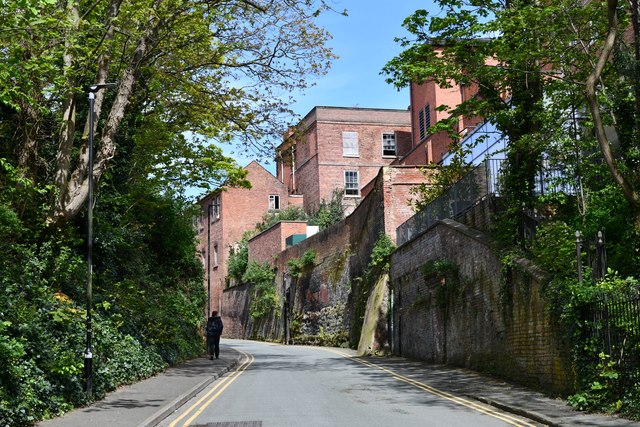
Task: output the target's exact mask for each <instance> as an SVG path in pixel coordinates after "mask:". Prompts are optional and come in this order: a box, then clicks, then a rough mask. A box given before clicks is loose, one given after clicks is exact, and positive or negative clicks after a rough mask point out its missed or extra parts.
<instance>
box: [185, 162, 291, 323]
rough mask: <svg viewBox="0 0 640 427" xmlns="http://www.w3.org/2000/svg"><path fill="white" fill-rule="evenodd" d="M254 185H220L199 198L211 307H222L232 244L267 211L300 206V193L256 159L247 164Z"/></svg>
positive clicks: (202, 255) (201, 240)
mask: <svg viewBox="0 0 640 427" xmlns="http://www.w3.org/2000/svg"><path fill="white" fill-rule="evenodd" d="M245 169H246V170H247V171H248V174H247V179H248V180H249V181H250V182H251V185H252V187H251V189H246V188H233V187H228V188H220V189H218V190H216V191H214V192H212V193H209V194H207V195H206V196H205V197H203V198H202V199H200V201H199V202H198V203H199V204H200V206H201V207H202V214H201V217H200V218H199V220H198V225H197V229H198V237H199V242H200V243H199V251H200V255H201V259H202V262H203V264H204V266H205V286H206V288H207V289H208V290H210V299H209V308H210V309H211V310H218V311H221V304H222V291H223V289H224V285H225V278H226V277H227V260H228V258H229V253H230V250H231V248H232V247H233V245H234V244H235V243H236V242H238V241H239V240H241V239H242V235H243V233H244V232H245V231H247V230H251V229H253V228H255V226H256V224H257V223H259V222H260V221H261V220H262V216H263V215H264V214H265V213H266V212H268V211H278V210H280V209H285V208H287V207H289V206H292V205H294V206H295V205H297V206H301V205H302V197H301V196H291V195H289V194H288V192H287V188H286V187H285V186H284V184H282V182H280V181H279V180H278V179H276V177H274V176H273V175H272V174H271V173H269V171H267V170H266V169H265V168H263V167H262V166H261V165H260V164H259V163H258V162H256V161H253V162H251V163H250V164H249V165H248V166H246V167H245Z"/></svg>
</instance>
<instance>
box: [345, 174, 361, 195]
mask: <svg viewBox="0 0 640 427" xmlns="http://www.w3.org/2000/svg"><path fill="white" fill-rule="evenodd" d="M354 177H355V180H354ZM354 185H355V187H354ZM344 195H345V197H360V173H359V172H358V171H357V170H356V171H354V170H348V171H344Z"/></svg>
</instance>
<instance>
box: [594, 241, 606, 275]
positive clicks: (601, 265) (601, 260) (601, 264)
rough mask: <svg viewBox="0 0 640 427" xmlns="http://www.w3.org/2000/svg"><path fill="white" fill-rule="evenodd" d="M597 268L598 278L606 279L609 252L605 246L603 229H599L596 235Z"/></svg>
mask: <svg viewBox="0 0 640 427" xmlns="http://www.w3.org/2000/svg"><path fill="white" fill-rule="evenodd" d="M596 269H597V272H596V274H597V278H598V279H599V280H602V279H604V276H605V275H606V273H607V252H606V250H605V247H604V234H602V231H598V236H597V237H596Z"/></svg>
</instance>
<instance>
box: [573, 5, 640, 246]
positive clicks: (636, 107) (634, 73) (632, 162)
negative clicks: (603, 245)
mask: <svg viewBox="0 0 640 427" xmlns="http://www.w3.org/2000/svg"><path fill="white" fill-rule="evenodd" d="M629 4H630V9H629V11H628V12H629V14H630V15H631V20H632V24H633V30H634V39H633V41H632V44H633V45H634V46H633V51H634V54H635V55H634V56H635V57H632V58H629V57H627V60H626V62H627V64H628V65H629V67H630V72H629V68H627V72H626V73H625V72H624V70H621V71H623V72H622V73H620V74H619V77H618V78H617V79H615V78H614V82H613V84H616V85H620V86H622V88H623V91H624V92H626V96H625V98H629V97H634V98H635V99H634V100H633V101H632V107H631V111H630V114H629V115H630V117H627V118H628V119H630V120H627V121H625V122H619V121H617V120H615V113H616V112H615V111H614V112H612V113H613V115H614V117H613V119H614V122H613V124H614V128H616V129H615V130H616V137H618V136H627V138H624V139H622V140H621V141H620V145H619V146H618V147H616V146H615V144H613V143H612V141H611V138H609V137H608V135H607V132H606V129H605V126H606V124H607V123H606V121H605V120H604V118H603V117H602V115H603V112H602V110H603V107H602V105H601V101H600V99H599V98H600V97H603V96H606V95H605V92H604V91H605V90H606V85H604V84H602V82H603V73H604V72H605V68H606V67H608V66H610V65H611V62H612V59H613V57H614V55H615V54H616V53H617V54H618V57H620V56H622V55H623V54H624V51H625V46H624V45H623V44H621V43H620V41H619V37H620V34H621V33H622V32H623V31H624V29H625V28H626V27H625V26H624V25H623V24H622V23H621V20H620V18H619V16H618V14H619V13H620V12H623V11H621V10H620V6H619V2H618V1H617V0H608V1H607V9H606V11H607V33H606V39H605V40H604V41H603V42H602V43H601V44H599V45H598V46H597V48H598V49H599V53H598V54H597V58H596V61H595V64H594V66H593V67H592V69H591V72H590V73H589V76H588V77H587V79H586V83H585V97H586V99H587V106H588V108H589V113H590V115H591V118H592V120H593V127H594V130H595V135H596V140H597V141H598V145H599V147H600V151H601V153H602V157H603V159H604V162H605V164H606V165H607V169H608V170H609V173H610V174H611V177H612V178H613V181H614V182H615V183H616V185H618V186H619V187H620V189H621V190H622V193H623V194H624V197H625V199H626V200H627V202H628V203H629V205H630V206H631V209H632V211H633V214H634V224H635V229H636V232H637V233H638V234H639V235H640V144H639V143H638V139H637V137H638V134H639V132H640V129H639V128H638V125H639V124H640V104H639V103H640V96H639V93H638V84H640V78H639V77H640V75H639V73H638V70H639V69H640V38H639V37H638V4H637V1H633V2H630V3H629ZM623 13H624V12H623ZM619 63H620V61H618V64H619ZM612 68H614V69H615V68H617V67H615V64H614V67H612ZM598 86H601V87H600V88H598ZM598 89H599V90H598ZM625 89H626V90H625ZM614 90H615V88H614ZM599 92H600V93H599ZM626 102H628V100H627V101H626ZM618 107H619V108H618V112H620V110H623V109H624V107H623V106H620V104H618ZM620 107H622V108H620ZM606 113H607V112H606V111H604V114H606ZM617 123H620V125H619V126H615V124H617ZM629 124H631V126H629ZM625 126H626V127H627V128H629V127H631V129H627V130H626V132H625V130H624V129H620V128H623V127H625Z"/></svg>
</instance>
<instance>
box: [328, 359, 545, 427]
mask: <svg viewBox="0 0 640 427" xmlns="http://www.w3.org/2000/svg"><path fill="white" fill-rule="evenodd" d="M324 350H326V351H330V352H332V353H336V354H339V355H340V356H343V357H346V358H348V359H351V360H353V361H356V362H358V363H360V364H362V365H365V366H368V367H370V368H375V369H379V370H381V371H384V372H386V373H387V374H389V375H390V376H391V377H393V378H395V379H397V380H398V381H402V382H404V383H407V384H410V385H412V386H414V387H417V388H419V389H421V390H424V391H426V392H429V393H431V394H433V395H435V396H438V397H441V398H443V399H446V400H449V401H451V402H453V403H456V404H458V405H461V406H464V407H467V408H470V409H473V410H474V411H477V412H481V413H483V414H485V415H488V416H490V417H493V418H497V419H499V420H502V421H504V422H506V423H507V424H511V425H513V426H517V427H535V426H536V425H535V424H531V423H528V422H526V421H523V420H521V419H519V418H516V417H512V416H511V415H509V414H505V413H502V412H498V411H496V410H494V409H491V408H490V407H487V406H485V405H483V404H481V403H478V402H474V401H471V400H467V399H464V398H462V397H459V396H456V395H453V394H451V393H449V392H446V391H443V390H439V389H437V388H435V387H431V386H430V385H427V384H424V383H421V382H420V381H417V380H414V379H412V378H409V377H405V376H404V375H400V374H398V373H397V372H395V371H392V370H391V369H388V368H385V367H384V366H380V365H376V364H375V363H371V362H368V361H366V360H363V359H360V358H356V357H353V356H351V355H350V354H347V353H343V352H341V351H337V350H333V349H327V348H325V349H324Z"/></svg>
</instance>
